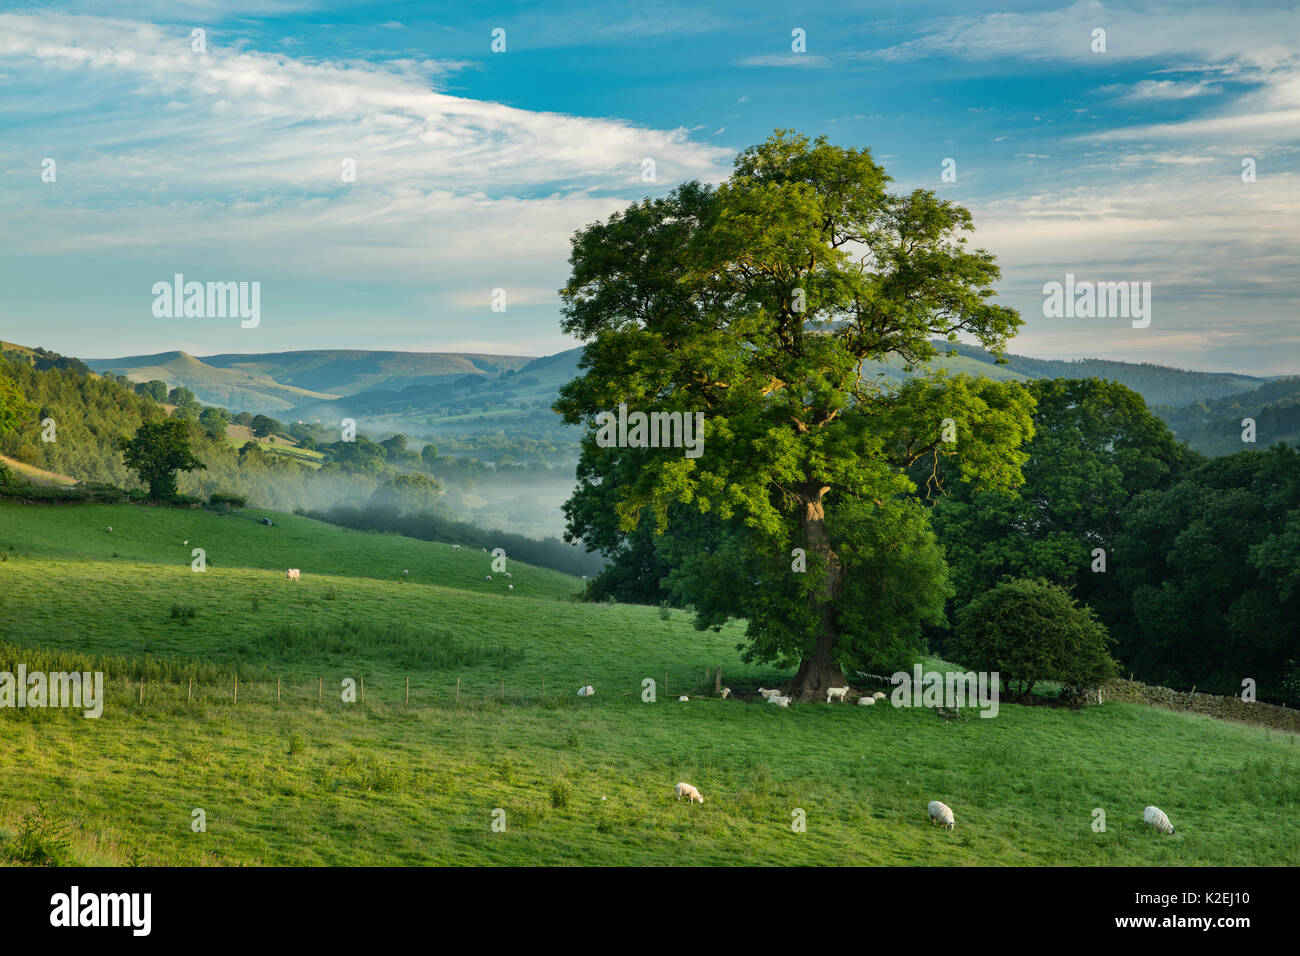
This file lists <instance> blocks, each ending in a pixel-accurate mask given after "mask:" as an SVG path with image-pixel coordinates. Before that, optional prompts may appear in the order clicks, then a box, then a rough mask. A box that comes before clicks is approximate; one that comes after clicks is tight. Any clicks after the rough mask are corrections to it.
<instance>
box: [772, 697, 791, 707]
mask: <svg viewBox="0 0 1300 956" xmlns="http://www.w3.org/2000/svg"><path fill="white" fill-rule="evenodd" d="M767 702H768V703H769V704H776V706H778V707H789V706H790V698H789V697H769V698H767Z"/></svg>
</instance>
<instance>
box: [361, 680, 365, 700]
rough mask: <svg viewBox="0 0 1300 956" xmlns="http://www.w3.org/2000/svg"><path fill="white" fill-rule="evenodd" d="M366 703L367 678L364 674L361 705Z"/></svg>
mask: <svg viewBox="0 0 1300 956" xmlns="http://www.w3.org/2000/svg"><path fill="white" fill-rule="evenodd" d="M365 702H366V678H365V675H364V674H363V675H362V676H361V703H363V704H364V703H365Z"/></svg>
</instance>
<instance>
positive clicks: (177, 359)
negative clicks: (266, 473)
mask: <svg viewBox="0 0 1300 956" xmlns="http://www.w3.org/2000/svg"><path fill="white" fill-rule="evenodd" d="M86 364H87V365H89V366H90V367H91V368H92V369H94V370H95V371H96V372H100V373H103V372H113V373H114V374H116V375H122V376H125V377H126V378H128V379H130V380H131V381H133V382H148V381H151V380H153V379H158V380H159V381H163V382H166V383H167V387H168V388H174V387H176V386H178V385H183V386H184V387H186V388H188V389H189V390H190V391H192V392H193V393H194V396H195V397H196V398H197V399H198V400H199V401H200V402H203V403H204V404H207V405H217V406H220V407H222V408H230V409H235V410H239V411H244V410H249V411H257V412H262V413H267V412H272V413H273V412H283V411H285V410H287V409H290V408H293V407H294V406H296V405H300V404H302V403H303V402H305V401H308V400H310V399H318V400H329V399H331V398H334V397H335V396H334V395H333V394H330V393H328V392H314V391H311V390H309V389H305V388H299V387H297V386H295V385H293V384H292V383H288V382H280V381H277V380H276V379H274V378H272V377H271V376H270V375H266V374H263V373H262V372H259V371H256V370H255V369H252V368H251V367H249V368H244V367H232V368H222V367H218V366H214V365H210V364H208V363H206V362H204V361H201V360H200V359H197V358H195V357H194V356H193V355H189V354H188V353H186V352H160V353H158V354H157V355H132V356H127V357H125V358H120V359H90V360H89V361H87V362H86Z"/></svg>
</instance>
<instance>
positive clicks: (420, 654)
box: [0, 503, 1300, 865]
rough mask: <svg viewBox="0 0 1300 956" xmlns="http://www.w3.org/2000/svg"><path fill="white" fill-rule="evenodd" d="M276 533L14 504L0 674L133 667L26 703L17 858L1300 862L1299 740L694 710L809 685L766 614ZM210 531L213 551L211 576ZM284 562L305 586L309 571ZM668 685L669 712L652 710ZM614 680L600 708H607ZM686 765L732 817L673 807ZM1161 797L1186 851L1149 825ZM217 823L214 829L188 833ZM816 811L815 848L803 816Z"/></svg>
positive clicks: (14, 763) (5, 844) (5, 541)
mask: <svg viewBox="0 0 1300 956" xmlns="http://www.w3.org/2000/svg"><path fill="white" fill-rule="evenodd" d="M272 518H273V520H275V522H276V524H275V525H274V526H273V527H269V528H268V527H265V526H262V525H259V524H257V523H255V522H253V521H249V520H245V519H241V518H238V517H218V516H215V515H211V514H207V513H202V512H194V511H176V510H167V509H155V508H137V507H132V506H101V505H92V506H77V507H39V506H24V505H15V504H11V503H0V641H4V642H7V645H0V669H5V668H7V667H10V665H11V663H13V662H14V661H15V659H16V658H19V657H21V658H22V659H23V660H25V661H26V662H27V663H28V666H29V667H33V668H35V667H36V666H37V665H41V666H46V667H47V669H54V665H55V663H56V658H54V656H53V655H56V654H59V655H63V657H62V658H59V659H61V660H63V661H64V662H65V663H66V662H67V661H69V660H71V658H70V657H69V656H68V655H76V656H79V657H78V658H77V660H75V661H73V666H77V665H78V664H81V663H93V662H94V661H93V659H95V658H108V660H107V661H101V662H100V663H102V664H103V667H104V669H105V670H106V672H107V674H108V676H109V679H110V687H109V690H108V702H107V705H106V707H105V712H104V716H103V717H101V718H100V719H98V720H86V719H83V718H82V717H80V716H79V715H78V714H74V713H69V712H65V711H51V710H24V711H17V710H10V709H5V710H0V860H8V861H10V862H19V863H21V862H40V861H41V860H42V859H46V858H47V857H48V859H46V862H49V861H50V860H51V859H52V860H53V861H54V862H60V861H62V862H68V863H107V864H121V865H127V864H130V863H132V862H143V863H146V864H168V865H171V864H181V865H212V864H215V865H242V864H273V865H304V864H329V865H364V864H384V863H393V864H428V863H442V864H458V863H464V864H523V865H528V864H610V865H613V864H638V863H646V864H728V863H751V864H761V865H789V864H837V865H843V864H872V865H876V864H924V865H932V864H1029V865H1057V864H1084V865H1126V864H1127V865H1132V864H1136V865H1147V864H1150V865H1163V864H1189V865H1207V864H1219V865H1281V864H1289V863H1294V861H1295V860H1297V859H1300V827H1298V826H1297V824H1296V822H1295V816H1296V809H1297V806H1296V804H1297V800H1296V794H1297V793H1298V792H1300V745H1297V742H1296V741H1297V738H1296V736H1295V735H1291V734H1286V733H1282V732H1279V731H1271V730H1267V729H1264V728H1258V727H1248V726H1244V725H1237V724H1231V723H1225V722H1218V721H1214V720H1211V719H1209V718H1204V717H1199V716H1196V715H1189V714H1178V713H1172V712H1168V711H1163V710H1159V709H1154V708H1146V707H1141V706H1136V705H1127V704H1114V703H1107V704H1104V705H1103V706H1101V707H1089V708H1085V709H1083V710H1080V711H1070V710H1065V709H1052V708H1047V707H1018V706H1013V705H1003V706H1002V708H1001V710H1000V713H999V715H998V717H997V718H995V719H972V720H970V721H969V722H966V723H955V722H954V723H944V722H943V721H942V720H940V719H938V718H937V717H936V716H935V715H934V714H932V713H930V712H928V711H921V710H906V709H894V708H892V707H887V706H876V707H871V708H865V707H854V706H846V705H825V704H796V705H793V706H792V707H791V708H790V709H788V710H783V709H780V708H776V707H770V706H765V705H761V704H758V703H748V702H744V701H721V700H714V699H710V698H709V697H704V696H701V697H696V698H695V699H693V700H691V701H690V702H689V703H685V704H683V703H679V702H678V701H677V699H676V696H677V694H679V693H682V692H683V691H685V692H687V693H690V694H692V696H694V695H695V693H696V692H697V691H702V690H704V688H703V686H702V685H703V683H704V670H705V668H706V667H712V666H715V665H719V664H720V665H721V666H722V667H723V674H724V682H725V683H726V684H728V685H729V686H731V687H732V688H733V689H736V690H751V689H752V688H754V687H756V686H758V685H760V684H762V685H766V686H772V685H774V684H776V683H778V682H779V681H781V680H782V679H784V678H785V677H788V675H787V674H782V673H780V672H777V671H774V670H772V669H770V668H765V667H750V666H746V665H744V664H742V663H741V661H740V659H739V653H738V651H737V650H736V648H735V645H736V643H737V642H738V640H739V639H740V635H741V628H740V626H731V627H729V628H727V629H724V631H723V632H722V633H720V634H718V633H714V632H712V631H708V632H703V633H700V632H696V631H694V630H693V629H692V628H691V627H690V626H689V622H688V619H687V616H686V615H685V614H684V613H683V612H681V611H675V612H673V613H672V615H671V617H670V619H669V620H667V621H665V620H662V619H661V618H660V615H659V610H658V609H657V608H641V607H631V606H625V605H612V604H599V605H591V604H581V603H577V602H575V601H573V600H571V595H572V594H573V593H574V592H575V591H576V590H577V589H578V586H579V584H580V582H578V581H576V580H575V579H573V578H570V577H567V576H565V575H562V574H558V573H556V572H552V571H547V570H543V569H537V568H530V567H527V566H525V565H522V564H516V563H515V562H513V561H512V562H510V570H511V572H512V575H513V577H512V579H511V581H510V583H513V584H514V585H515V591H514V592H506V591H505V587H504V585H505V581H504V579H503V578H502V576H501V575H500V574H497V573H493V572H491V570H490V566H489V565H490V561H491V558H490V556H489V555H485V554H482V553H481V552H478V551H472V552H471V551H467V550H464V549H462V550H460V551H453V550H452V549H451V547H450V545H445V544H437V543H430V542H422V541H415V540H411V539H405V538H400V537H396V536H391V535H374V534H367V533H362V532H352V531H346V530H342V529H338V528H334V527H331V526H328V525H323V524H319V523H316V522H313V521H309V520H307V519H302V518H296V517H293V516H287V515H279V514H273V515H272ZM108 525H112V527H113V531H112V533H111V534H110V533H108V532H106V531H105V530H104V529H105V527H107V526H108ZM186 538H188V539H189V540H190V546H189V547H185V546H183V545H182V544H181V542H182V541H183V540H184V539H186ZM195 546H200V547H204V548H206V549H207V552H208V556H209V558H210V559H211V560H212V562H213V566H212V567H211V568H210V569H209V570H208V571H207V572H205V573H202V574H199V573H194V572H192V571H191V570H190V561H191V558H190V554H189V551H190V548H192V547H195ZM114 552H117V556H116V557H114V556H113V555H114ZM289 566H293V567H299V568H301V569H302V574H303V580H302V582H301V583H299V584H296V585H295V584H293V583H291V582H288V581H286V580H285V579H284V568H285V567H289ZM403 568H409V569H410V571H411V575H410V577H409V579H406V580H403V579H402V578H401V570H402V569H403ZM489 573H492V577H493V580H492V582H491V583H489V582H485V581H484V580H483V577H484V575H486V574H489ZM173 606H175V607H176V608H178V609H179V610H180V613H179V614H178V616H175V617H174V616H173ZM190 609H193V616H189V610H190ZM81 658H89V659H91V660H90V661H82V660H81ZM665 671H667V672H668V682H669V686H668V688H667V689H666V688H665V687H664V683H663V682H664V676H665ZM236 674H238V675H239V679H240V685H239V692H238V693H239V696H238V702H236V701H235V700H234V693H235V687H234V683H235V682H234V675H236ZM191 675H197V676H198V679H197V680H196V683H195V684H194V686H193V689H192V691H191V686H190V684H189V677H190V676H191ZM141 676H144V677H145V681H144V700H143V703H141V702H140V677H141ZM645 677H652V678H654V679H655V680H656V682H657V683H658V695H659V696H658V702H656V703H654V704H647V703H642V702H641V699H640V689H641V680H642V679H643V678H645ZM277 678H278V679H279V681H280V685H279V687H280V700H279V701H278V702H277V700H276V692H277V690H276V681H277ZM344 678H352V679H355V680H357V681H358V683H359V682H360V681H361V680H364V684H365V695H366V701H365V703H364V704H362V703H360V702H358V703H355V704H347V703H344V702H343V701H342V700H341V698H340V687H341V682H342V681H343V679H344ZM408 678H409V679H410V694H411V697H410V702H409V704H408V703H406V698H405V694H406V681H407V679H408ZM458 679H459V681H460V693H459V701H458V700H457V692H456V685H457V680H458ZM543 679H544V680H545V687H546V697H545V698H543V697H542V681H543ZM503 680H504V690H505V693H504V699H503V698H502V681H503ZM587 680H590V682H591V683H592V684H593V685H594V686H595V687H596V690H597V693H596V696H595V697H593V698H591V699H589V700H581V699H579V698H577V697H576V696H575V693H574V692H575V691H576V690H577V688H578V687H579V686H581V685H582V684H583V683H584V682H585V681H587ZM318 682H319V683H318ZM697 685H700V686H697ZM855 686H856V685H855ZM318 687H321V688H323V695H322V696H323V700H322V701H321V702H319V703H318V702H317V693H318ZM863 689H867V688H863ZM191 693H192V694H193V699H189V698H190V695H191ZM678 780H686V781H689V782H691V783H693V784H695V785H696V786H697V787H699V788H700V790H701V791H702V792H703V794H704V796H705V800H706V802H705V804H704V805H703V806H689V805H687V804H685V803H678V802H677V801H676V799H675V798H674V796H673V794H672V787H673V785H674V784H675V783H676V782H677V781H678ZM602 798H603V799H602ZM932 799H942V800H944V801H945V802H946V803H948V804H949V805H950V806H952V807H953V809H954V811H955V813H956V817H957V828H956V829H955V830H954V831H952V832H947V831H942V830H939V829H938V828H935V827H933V826H931V825H930V823H929V821H928V819H927V817H926V814H925V804H926V803H927V802H928V801H929V800H932ZM38 803H41V804H43V809H42V810H41V811H40V813H39V814H34V811H33V808H34V807H36V806H37V804H38ZM1151 803H1154V804H1157V805H1159V806H1160V807H1162V808H1163V809H1164V810H1165V811H1166V812H1167V813H1168V814H1169V815H1170V817H1171V818H1172V819H1173V821H1174V824H1175V826H1176V827H1177V828H1178V832H1177V834H1176V835H1175V836H1173V837H1162V836H1160V835H1158V834H1156V833H1155V832H1154V831H1153V830H1152V829H1151V828H1150V827H1147V826H1145V825H1144V824H1143V823H1142V822H1141V815H1142V808H1143V807H1145V806H1146V805H1147V804H1151ZM196 808H202V809H203V810H204V812H205V813H206V819H207V832H206V833H194V832H192V830H191V819H192V817H191V813H192V811H193V810H194V809H196ZM497 808H500V809H502V810H504V811H505V814H506V824H507V829H506V831H505V832H504V833H496V832H493V830H492V828H491V824H492V814H493V811H494V810H495V809H497ZM796 808H800V809H802V810H804V811H805V813H806V815H807V832H804V833H795V832H793V831H792V830H791V826H790V823H791V812H792V811H793V810H795V809H796ZM1094 808H1101V809H1104V810H1105V811H1106V814H1107V831H1106V832H1105V833H1095V832H1093V830H1092V827H1091V825H1092V822H1093V810H1094ZM33 821H35V822H33ZM65 843H66V846H64V844H65ZM42 854H45V857H43V856H42Z"/></svg>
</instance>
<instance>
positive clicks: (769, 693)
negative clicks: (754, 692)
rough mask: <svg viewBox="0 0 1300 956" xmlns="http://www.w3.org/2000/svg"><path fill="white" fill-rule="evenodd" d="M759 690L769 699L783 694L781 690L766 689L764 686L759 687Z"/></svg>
mask: <svg viewBox="0 0 1300 956" xmlns="http://www.w3.org/2000/svg"><path fill="white" fill-rule="evenodd" d="M758 692H759V694H761V695H762V696H763V697H766V698H767V699H768V700H771V699H772V698H773V697H780V696H781V692H780V691H779V690H766V689H764V688H762V687H760V688H759V689H758Z"/></svg>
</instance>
